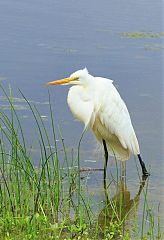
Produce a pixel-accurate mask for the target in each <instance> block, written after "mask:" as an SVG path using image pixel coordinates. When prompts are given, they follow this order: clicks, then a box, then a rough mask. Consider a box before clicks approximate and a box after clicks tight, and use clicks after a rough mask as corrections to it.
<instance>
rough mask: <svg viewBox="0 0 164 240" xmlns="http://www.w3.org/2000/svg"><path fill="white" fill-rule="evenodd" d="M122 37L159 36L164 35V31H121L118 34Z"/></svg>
mask: <svg viewBox="0 0 164 240" xmlns="http://www.w3.org/2000/svg"><path fill="white" fill-rule="evenodd" d="M120 35H121V36H122V37H126V38H135V39H137V38H138V39H140V38H161V37H164V32H144V31H143V32H122V33H121V34H120Z"/></svg>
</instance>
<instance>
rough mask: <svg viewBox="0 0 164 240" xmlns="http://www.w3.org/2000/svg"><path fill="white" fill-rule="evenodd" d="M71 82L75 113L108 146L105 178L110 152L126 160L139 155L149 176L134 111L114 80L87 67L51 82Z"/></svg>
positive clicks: (143, 171)
mask: <svg viewBox="0 0 164 240" xmlns="http://www.w3.org/2000/svg"><path fill="white" fill-rule="evenodd" d="M59 84H60V85H71V87H70V89H69V91H68V96H67V103H68V106H69V108H70V110H71V112H72V114H73V115H74V117H75V118H76V119H77V120H79V121H80V122H83V123H84V129H85V130H88V129H90V130H91V131H92V132H93V134H94V135H95V137H96V139H97V140H98V142H100V144H101V145H102V146H103V148H104V157H105V162H104V181H106V169H107V163H108V156H109V155H111V156H114V157H115V159H117V160H120V161H122V162H124V161H126V160H128V159H129V158H130V155H131V154H132V155H136V156H137V157H138V160H139V163H140V165H141V168H142V176H143V177H144V178H147V177H148V176H149V175H150V174H149V173H148V171H147V169H146V166H145V163H144V161H143V160H142V158H141V153H140V148H139V143H138V139H137V137H136V134H135V131H134V128H133V125H132V122H131V118H130V114H129V111H128V109H127V106H126V104H125V102H124V101H123V99H122V97H121V96H120V94H119V92H118V91H117V89H116V87H115V86H114V84H113V80H111V79H108V78H104V77H94V76H92V75H91V74H90V73H89V72H88V70H87V68H84V69H80V70H77V71H75V72H74V73H72V74H71V75H70V76H69V77H66V78H64V79H60V80H54V81H50V82H48V83H47V85H48V86H53V85H59Z"/></svg>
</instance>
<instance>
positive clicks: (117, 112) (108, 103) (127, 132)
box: [99, 83, 139, 154]
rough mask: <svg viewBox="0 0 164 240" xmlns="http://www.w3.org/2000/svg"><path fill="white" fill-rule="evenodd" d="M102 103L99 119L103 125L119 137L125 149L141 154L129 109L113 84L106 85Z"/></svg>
mask: <svg viewBox="0 0 164 240" xmlns="http://www.w3.org/2000/svg"><path fill="white" fill-rule="evenodd" d="M99 92H100V91H99ZM101 102H102V104H101V107H100V108H99V119H100V121H101V123H102V125H103V126H105V128H106V130H107V131H109V132H110V133H112V134H114V135H116V136H117V138H118V139H119V141H120V143H121V144H122V146H123V148H125V149H128V150H129V151H130V152H131V153H133V154H139V145H138V141H137V138H136V135H135V132H134V129H133V126H132V123H131V119H130V115H129V112H128V109H127V107H126V105H125V103H124V101H123V100H122V98H121V96H120V94H119V93H118V91H117V90H116V88H115V87H114V85H113V84H112V83H110V84H106V86H105V89H104V91H103V95H102V96H101Z"/></svg>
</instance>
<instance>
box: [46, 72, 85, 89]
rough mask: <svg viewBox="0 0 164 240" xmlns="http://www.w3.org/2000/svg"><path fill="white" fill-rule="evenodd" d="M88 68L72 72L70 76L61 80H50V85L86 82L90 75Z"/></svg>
mask: <svg viewBox="0 0 164 240" xmlns="http://www.w3.org/2000/svg"><path fill="white" fill-rule="evenodd" d="M89 76H90V75H89V73H88V70H87V69H86V68H84V69H81V70H78V71H76V72H74V73H72V74H71V75H70V76H69V77H67V78H64V79H60V80H55V81H52V82H48V83H47V84H48V85H58V84H61V85H70V84H71V85H80V84H82V83H84V82H85V81H86V80H87V79H88V77H89Z"/></svg>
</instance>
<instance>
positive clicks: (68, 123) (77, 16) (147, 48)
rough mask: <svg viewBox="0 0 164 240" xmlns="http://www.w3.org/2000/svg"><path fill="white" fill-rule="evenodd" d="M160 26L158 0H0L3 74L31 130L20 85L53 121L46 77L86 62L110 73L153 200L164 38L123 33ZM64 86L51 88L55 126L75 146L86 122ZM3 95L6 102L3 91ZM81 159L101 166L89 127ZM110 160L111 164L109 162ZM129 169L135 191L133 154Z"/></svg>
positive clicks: (158, 182)
mask: <svg viewBox="0 0 164 240" xmlns="http://www.w3.org/2000/svg"><path fill="white" fill-rule="evenodd" d="M162 31H163V29H162V2H161V1H156V2H155V1H153V0H149V1H148V0H144V1H142V2H141V1H140V2H138V1H130V0H128V1H126V3H125V2H123V1H120V0H111V1H107V0H106V1H103V2H101V1H86V0H84V1H74V0H70V1H63V0H61V1H54V0H47V1H43V0H40V1H38V0H35V1H32V0H29V1H20V0H1V1H0V32H1V37H0V80H2V84H3V86H5V87H7V88H8V86H9V84H10V85H11V87H12V89H13V95H14V97H15V98H16V99H15V104H17V105H18V109H19V111H20V114H21V117H22V120H23V123H24V128H25V134H26V135H27V136H29V126H32V122H33V120H32V118H31V115H30V113H29V111H28V110H27V106H26V104H25V103H24V102H20V101H19V99H17V98H20V97H21V96H20V94H19V92H18V88H20V89H21V91H22V92H23V93H24V94H25V96H26V97H27V98H28V99H29V100H30V101H33V102H35V103H36V104H37V106H38V107H39V109H40V111H41V114H42V116H43V118H44V120H45V122H46V124H47V125H48V124H49V122H48V120H49V116H48V106H47V99H48V93H47V88H46V87H45V83H46V82H48V81H51V80H53V79H58V78H63V77H65V76H68V75H69V74H70V73H72V72H74V71H75V70H77V69H80V68H83V67H87V68H88V70H89V72H90V73H91V74H93V75H95V76H104V77H108V78H111V79H113V80H114V84H115V85H116V86H117V88H118V90H119V92H120V93H121V95H122V97H123V98H124V100H125V102H126V103H127V105H128V109H129V111H130V113H131V117H132V121H133V124H134V126H135V129H136V133H137V136H138V138H139V142H140V146H141V152H142V155H143V158H144V159H145V161H146V164H147V166H148V168H149V167H150V168H151V177H150V181H149V198H150V199H151V203H152V206H155V208H156V206H157V204H158V203H159V202H161V203H162V200H163V199H164V193H163V180H164V179H163V177H162V174H163V133H162V129H163V126H162V119H163V115H162V105H163V99H162V98H163V83H162V72H163V70H162V67H163V66H162V50H163V47H164V45H163V41H162V40H163V39H162V37H150V36H149V35H148V36H147V37H140V38H137V37H136V38H135V37H126V33H131V32H146V33H149V32H153V33H158V32H162ZM123 33H124V34H123ZM127 36H128V35H127ZM67 90H68V87H61V86H59V87H56V88H55V87H54V88H51V89H50V92H51V98H52V102H53V105H54V113H55V122H56V126H57V125H58V124H60V127H61V129H62V132H63V137H64V139H65V143H66V145H67V147H68V149H71V148H72V147H76V146H77V141H78V140H79V137H80V134H81V132H82V129H83V126H82V124H80V123H78V122H77V121H74V120H73V117H72V115H71V113H70V112H69V110H68V107H67V104H66V95H67ZM0 103H1V106H3V107H4V108H5V107H6V108H7V107H8V106H6V105H5V104H6V103H5V102H4V101H3V98H1V99H0ZM33 134H34V133H33V130H32V128H31V132H30V135H31V136H33ZM132 159H133V158H132ZM81 162H82V163H81V164H82V166H84V167H93V168H96V167H98V168H102V164H103V163H102V154H101V153H100V150H99V149H98V147H97V144H96V142H95V140H94V138H93V136H92V135H91V134H90V133H87V134H86V136H85V137H84V140H83V141H82V147H81ZM109 165H110V167H111V168H112V167H113V166H114V164H113V163H112V162H110V164H109ZM127 174H128V184H129V189H130V191H131V193H132V194H133V195H135V191H136V192H137V189H138V187H139V183H138V180H137V173H136V169H135V163H134V160H133V161H128V163H127ZM99 175H100V177H101V178H102V173H97V172H96V173H95V174H90V175H89V177H90V178H89V179H88V184H89V185H90V186H92V188H94V187H95V188H96V187H97V185H98V186H100V188H101V182H100V181H99ZM142 201H143V200H141V201H140V202H141V205H140V209H142ZM161 205H162V204H161ZM161 212H162V206H161ZM161 218H162V219H163V216H161Z"/></svg>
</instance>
